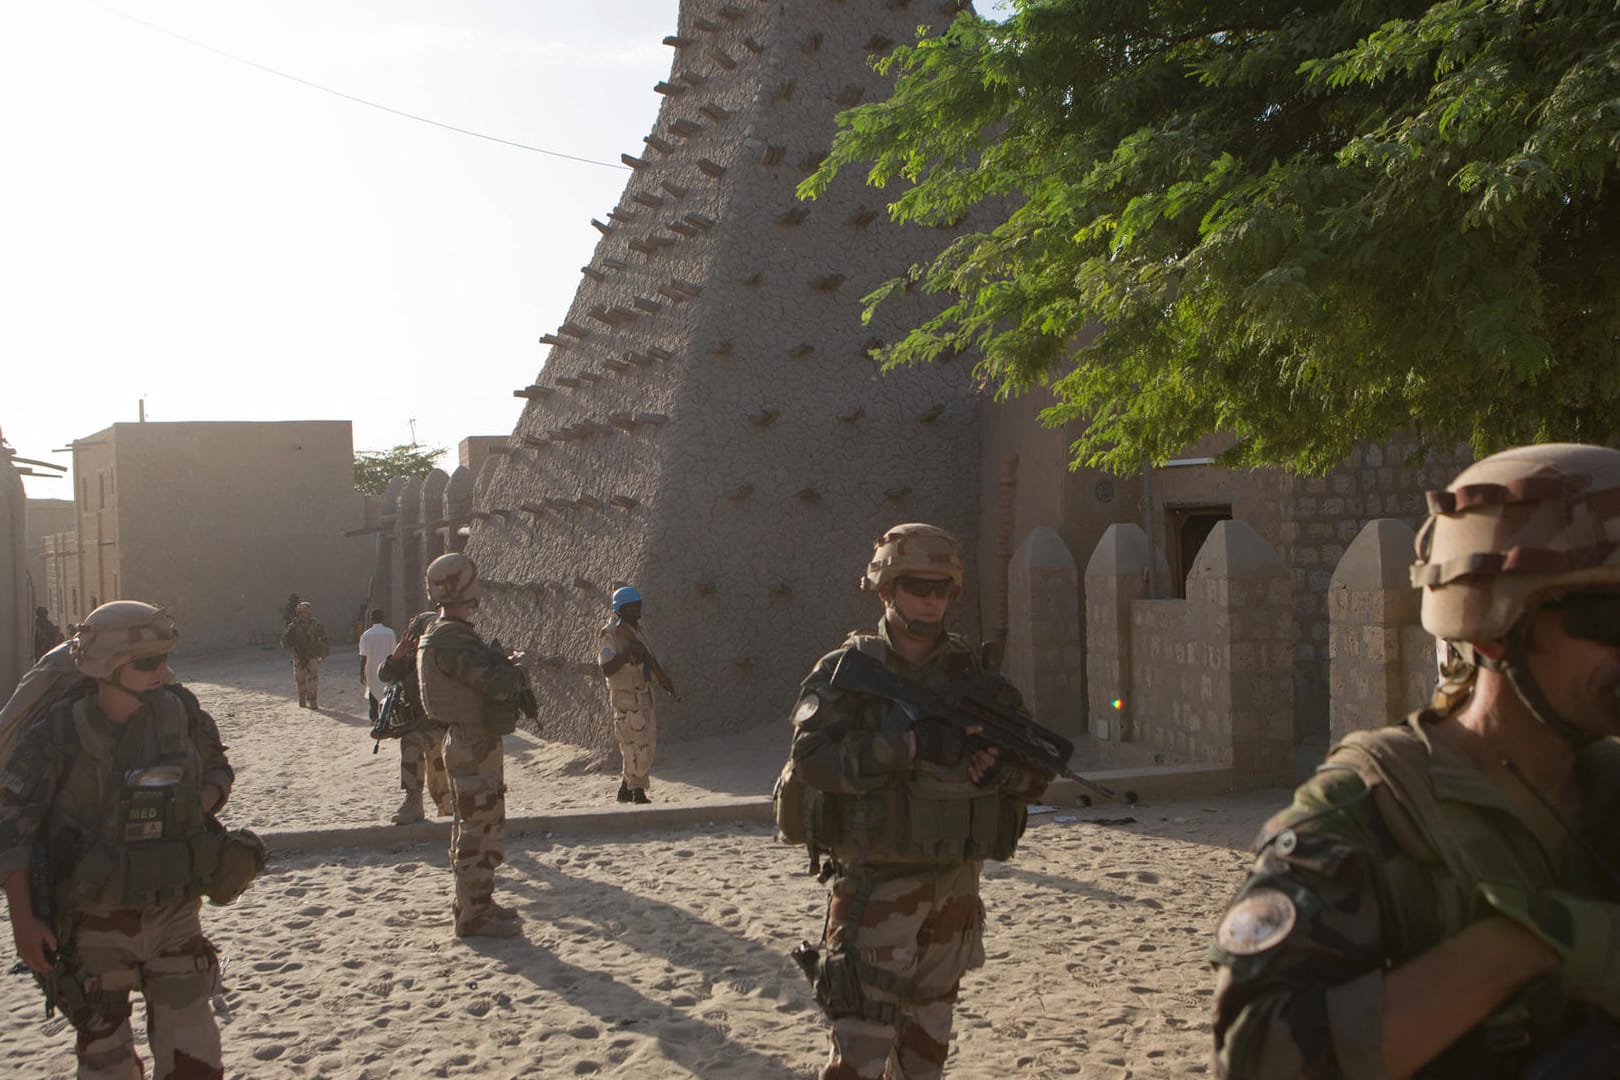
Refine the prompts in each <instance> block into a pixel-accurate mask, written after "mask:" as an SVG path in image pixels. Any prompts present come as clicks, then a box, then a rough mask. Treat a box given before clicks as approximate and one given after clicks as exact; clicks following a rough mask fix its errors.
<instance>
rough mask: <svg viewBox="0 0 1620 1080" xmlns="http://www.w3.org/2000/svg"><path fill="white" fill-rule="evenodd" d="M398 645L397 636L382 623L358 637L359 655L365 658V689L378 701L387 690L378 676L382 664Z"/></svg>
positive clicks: (379, 675)
mask: <svg viewBox="0 0 1620 1080" xmlns="http://www.w3.org/2000/svg"><path fill="white" fill-rule="evenodd" d="M398 644H399V635H397V634H395V633H394V631H393V630H391V629H390V628H388V627H386V626H384V625H383V624H382V623H375V624H374V625H373V626H372V627H371V629H369V630H367V631H366V632H365V633H363V634H361V635H360V655H361V656H363V657H365V658H366V689H367V690H370V691H371V696H372V697H374V698H376V699H377V700H378V701H381V700H382V696H383V691H385V690H386V689H388V687H387V686H386V685H384V683H383V681H382V675H381V674H380V672H381V669H382V662H383V661H384V660H386V659H388V657H389V655H390V654H391V653H392V652H393V651H394V646H395V645H398Z"/></svg>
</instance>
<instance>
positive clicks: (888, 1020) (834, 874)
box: [776, 524, 1066, 1080]
mask: <svg viewBox="0 0 1620 1080" xmlns="http://www.w3.org/2000/svg"><path fill="white" fill-rule="evenodd" d="M863 588H865V589H867V590H868V591H872V592H875V593H877V595H878V598H879V599H881V600H882V602H883V618H882V620H881V621H880V622H879V623H878V626H877V630H876V632H875V633H871V634H854V635H851V636H850V637H849V638H848V639H847V640H846V641H845V642H844V644H843V645H842V646H841V647H840V648H838V649H837V650H835V651H834V652H831V653H829V654H827V655H826V656H825V657H823V658H822V659H821V661H820V662H819V663H817V664H816V666H815V668H814V669H813V670H812V671H811V672H810V675H809V677H808V678H806V679H805V681H804V684H803V688H802V690H801V692H800V695H799V701H798V705H797V706H796V707H795V709H794V712H793V747H792V750H791V753H790V758H789V761H788V764H787V766H786V768H785V769H784V770H783V773H782V779H781V781H779V783H778V785H777V793H776V802H777V821H778V825H779V826H780V827H781V829H782V834H783V837H784V838H785V839H788V840H791V841H794V842H796V843H805V844H807V845H808V846H809V847H810V848H811V849H812V850H813V851H816V852H827V853H829V854H830V855H831V860H830V861H829V862H828V864H827V867H826V869H825V870H823V871H822V877H823V879H824V880H825V879H827V878H830V879H831V881H832V888H831V895H830V897H829V900H828V904H827V917H826V921H825V924H824V927H823V931H822V937H821V942H820V945H819V947H812V946H810V945H808V944H806V945H803V946H801V947H800V948H799V950H797V951H796V952H795V954H794V955H795V959H796V960H798V962H799V963H800V966H801V967H803V968H804V969H805V973H806V975H808V976H809V977H810V979H811V981H812V983H813V984H814V987H815V994H816V1000H817V1003H818V1004H819V1005H820V1006H821V1008H822V1011H823V1012H824V1013H826V1015H827V1017H828V1019H829V1020H830V1021H831V1024H832V1031H831V1042H832V1048H831V1054H830V1056H829V1059H828V1062H827V1065H826V1068H825V1069H824V1070H823V1071H822V1074H821V1075H822V1076H823V1077H824V1078H829V1080H835V1078H836V1080H842V1078H849V1077H873V1078H875V1077H881V1076H903V1077H908V1078H923V1077H937V1076H940V1075H941V1073H942V1071H943V1067H944V1062H945V1056H946V1054H947V1053H948V1051H949V1049H950V1036H951V1020H952V1012H953V1009H954V1006H955V1002H956V993H957V984H958V982H959V981H960V979H961V977H962V974H963V973H964V972H966V971H968V970H969V969H971V968H976V967H979V966H981V965H982V964H983V963H984V940H983V938H984V909H983V907H982V905H981V904H980V902H979V870H980V867H981V866H982V865H983V862H984V860H985V859H1008V858H1011V857H1012V854H1013V850H1014V848H1015V847H1016V846H1017V844H1018V840H1019V837H1020V836H1022V835H1023V831H1024V824H1025V814H1026V804H1027V803H1028V802H1029V801H1031V800H1032V799H1034V798H1036V797H1037V796H1038V795H1039V794H1040V792H1041V791H1042V790H1043V789H1044V788H1045V787H1046V784H1047V782H1048V781H1049V780H1051V779H1052V776H1053V773H1054V772H1056V771H1057V769H1056V768H1053V767H1051V766H1048V767H1045V768H1042V767H1041V766H1039V765H1037V764H1034V763H1031V762H1028V761H1023V760H1015V758H1014V755H1012V754H1010V753H1006V752H1004V751H1003V749H1002V748H1001V747H998V746H995V745H992V744H991V743H989V742H988V741H986V740H985V739H984V738H983V737H982V736H983V734H984V729H983V728H982V727H980V726H979V725H977V724H967V725H965V726H963V725H960V724H957V723H953V722H952V721H951V720H950V719H948V718H946V717H944V716H934V715H922V714H921V713H920V712H918V711H916V710H911V711H910V712H909V713H908V711H907V709H906V708H905V706H904V705H903V704H902V703H901V702H900V701H899V700H898V699H897V696H896V693H895V689H894V687H890V686H884V687H879V686H878V685H877V684H876V683H863V684H862V687H863V688H861V689H854V688H851V687H850V685H849V683H848V680H847V678H846V679H845V680H840V679H839V678H838V676H837V672H838V669H839V665H840V661H841V660H843V659H844V658H845V657H847V656H850V655H852V654H862V655H864V656H865V657H870V658H872V659H875V660H877V661H880V662H881V663H882V665H884V667H885V668H886V669H887V670H888V671H891V672H893V673H895V674H897V675H899V676H901V677H902V678H903V679H904V680H905V683H906V684H921V685H922V686H923V687H925V688H929V689H933V690H939V689H941V688H943V687H945V686H946V685H948V684H949V685H959V684H961V683H962V682H963V681H967V682H971V683H972V684H974V685H975V686H976V687H978V688H980V689H981V691H982V696H983V697H985V698H986V699H988V700H994V701H997V702H1000V703H1002V704H1004V705H1006V706H1008V707H1010V708H1012V709H1014V710H1017V709H1018V707H1019V704H1020V703H1019V695H1018V691H1017V690H1016V689H1014V688H1013V686H1012V684H1011V683H1008V682H1007V681H1006V680H1005V679H1002V678H1001V677H1000V676H998V675H996V674H995V673H994V672H992V671H990V670H988V669H987V668H986V667H985V665H984V663H983V661H982V660H981V658H980V654H979V651H978V650H976V649H974V648H973V647H972V646H970V645H969V644H968V642H967V641H966V640H965V639H964V638H962V637H960V636H958V635H956V634H950V633H946V631H945V628H944V619H945V613H946V610H947V609H948V608H949V607H950V604H951V602H952V601H953V600H955V599H957V598H958V597H959V596H961V594H962V553H961V548H960V545H959V544H958V543H957V541H956V538H955V537H953V536H951V534H950V533H948V532H946V531H945V530H944V529H940V528H937V527H935V526H933V525H923V524H908V525H897V526H895V527H894V528H892V529H890V530H889V531H888V532H886V533H884V534H883V536H882V537H881V538H879V540H878V542H877V546H876V550H875V551H874V552H873V555H872V559H871V562H870V564H869V565H868V567H867V572H866V577H865V579H864V581H863ZM900 696H904V692H903V691H902V692H901V695H900ZM1065 763H1066V762H1065Z"/></svg>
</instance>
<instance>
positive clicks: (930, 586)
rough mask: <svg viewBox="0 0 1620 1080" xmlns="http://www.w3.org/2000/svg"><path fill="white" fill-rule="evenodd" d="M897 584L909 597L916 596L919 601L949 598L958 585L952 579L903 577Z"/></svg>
mask: <svg viewBox="0 0 1620 1080" xmlns="http://www.w3.org/2000/svg"><path fill="white" fill-rule="evenodd" d="M895 584H896V585H898V586H899V587H900V591H901V592H903V593H905V594H906V595H907V596H915V597H917V598H918V599H922V598H923V597H926V596H939V597H944V598H949V597H950V595H951V590H952V589H953V588H955V587H956V583H955V582H953V581H952V580H951V579H950V578H919V577H903V578H899V579H897V580H896V581H895Z"/></svg>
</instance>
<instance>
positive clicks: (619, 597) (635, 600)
mask: <svg viewBox="0 0 1620 1080" xmlns="http://www.w3.org/2000/svg"><path fill="white" fill-rule="evenodd" d="M608 603H609V604H611V605H612V608H613V610H614V611H618V610H619V609H620V608H622V607H624V606H625V605H626V604H639V603H641V593H639V592H637V591H636V587H635V586H634V585H622V586H620V587H619V588H617V589H614V590H613V598H612V599H611V600H609V601H608Z"/></svg>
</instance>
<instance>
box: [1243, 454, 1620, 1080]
mask: <svg viewBox="0 0 1620 1080" xmlns="http://www.w3.org/2000/svg"><path fill="white" fill-rule="evenodd" d="M1429 508H1430V511H1431V516H1430V517H1429V520H1428V522H1427V523H1426V524H1425V526H1424V528H1423V531H1422V533H1421V534H1420V535H1419V538H1418V563H1417V565H1416V566H1414V567H1413V570H1412V580H1413V583H1414V584H1415V585H1417V586H1421V587H1422V589H1423V596H1422V605H1423V608H1422V610H1423V626H1424V628H1425V629H1427V630H1428V631H1429V632H1430V633H1432V634H1434V635H1435V637H1436V638H1438V639H1440V640H1441V641H1443V642H1446V643H1448V646H1449V650H1448V655H1449V659H1448V662H1447V665H1446V669H1445V671H1444V674H1443V677H1442V681H1441V684H1440V687H1439V689H1438V690H1437V692H1436V694H1435V698H1434V701H1433V703H1432V705H1431V707H1430V708H1428V709H1425V710H1423V711H1421V712H1419V713H1417V714H1414V715H1413V716H1411V717H1409V718H1408V719H1407V720H1406V722H1405V723H1404V724H1400V725H1396V726H1393V727H1388V728H1384V729H1381V730H1378V731H1370V732H1356V733H1354V734H1352V735H1350V736H1349V737H1347V738H1346V739H1345V740H1344V741H1343V742H1342V743H1340V744H1339V745H1338V746H1337V747H1335V748H1334V749H1333V751H1332V752H1330V753H1329V755H1328V758H1327V761H1326V763H1325V764H1323V765H1322V766H1321V767H1320V768H1319V769H1318V770H1317V773H1316V775H1315V776H1314V777H1313V778H1312V779H1311V780H1309V781H1308V782H1307V783H1306V784H1305V785H1304V786H1302V787H1301V788H1300V789H1299V790H1298V791H1297V792H1296V793H1295V796H1294V801H1293V804H1292V805H1291V806H1289V807H1288V808H1287V809H1286V810H1284V811H1283V812H1282V813H1280V814H1278V815H1277V816H1275V817H1274V818H1272V819H1271V821H1269V822H1268V823H1267V824H1266V826H1265V828H1264V829H1263V830H1262V833H1261V836H1260V838H1259V841H1258V845H1257V846H1258V851H1259V858H1258V859H1257V861H1256V863H1255V866H1254V869H1253V871H1252V872H1251V873H1250V875H1249V879H1248V881H1247V882H1246V883H1245V884H1244V885H1243V887H1242V889H1241V890H1240V891H1239V893H1238V895H1237V897H1236V899H1235V900H1234V901H1233V903H1232V905H1231V907H1230V908H1229V909H1228V910H1227V912H1226V915H1225V917H1224V918H1223V919H1222V920H1221V923H1220V927H1219V929H1218V931H1217V933H1216V940H1215V944H1214V947H1213V949H1212V957H1213V959H1214V961H1215V963H1216V964H1218V965H1219V968H1220V972H1219V982H1218V986H1217V989H1216V997H1215V1023H1214V1035H1215V1057H1216V1070H1217V1072H1218V1073H1219V1074H1220V1075H1221V1076H1229V1077H1246V1078H1247V1077H1256V1078H1262V1080H1263V1078H1271V1077H1276V1078H1282V1077H1328V1076H1346V1077H1384V1076H1390V1077H1404V1076H1414V1075H1416V1076H1424V1077H1467V1078H1476V1077H1477V1078H1491V1077H1519V1076H1545V1077H1555V1076H1557V1077H1563V1076H1571V1077H1573V1076H1580V1077H1607V1076H1615V1075H1620V1074H1617V1073H1616V1072H1615V1069H1616V1065H1617V1062H1620V1058H1617V1057H1616V1052H1617V1051H1616V1047H1617V1046H1620V1039H1617V1037H1616V1029H1615V1028H1614V1026H1613V1018H1614V1017H1616V1016H1620V963H1616V952H1615V950H1616V947H1617V946H1620V903H1616V901H1620V871H1617V866H1620V859H1617V854H1620V818H1617V817H1616V815H1615V810H1616V805H1617V803H1620V744H1617V743H1616V742H1615V741H1614V740H1612V739H1610V738H1607V737H1608V736H1614V735H1620V698H1617V692H1620V451H1616V450H1611V449H1607V448H1603V447H1596V446H1577V445H1567V444H1564V445H1545V446H1527V447H1520V448H1518V449H1514V450H1509V451H1506V452H1504V453H1500V454H1496V455H1494V456H1492V457H1489V458H1486V459H1485V460H1484V461H1481V462H1479V463H1478V464H1476V465H1474V466H1472V467H1470V468H1468V469H1466V470H1465V471H1464V472H1463V473H1462V474H1461V475H1460V476H1458V477H1457V479H1456V480H1455V481H1454V482H1453V483H1452V484H1451V486H1450V487H1449V488H1448V489H1447V490H1445V491H1442V492H1435V493H1431V494H1430V496H1429Z"/></svg>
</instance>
